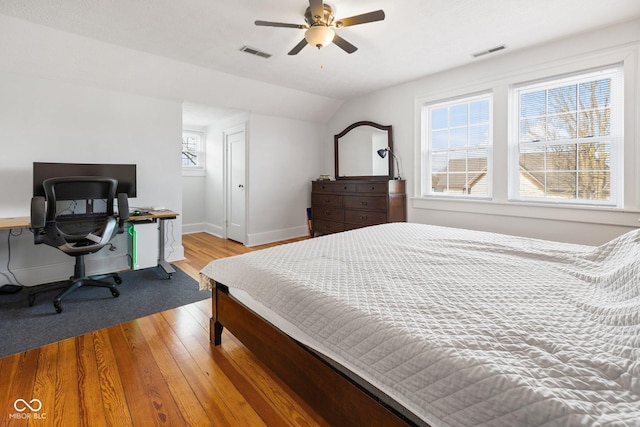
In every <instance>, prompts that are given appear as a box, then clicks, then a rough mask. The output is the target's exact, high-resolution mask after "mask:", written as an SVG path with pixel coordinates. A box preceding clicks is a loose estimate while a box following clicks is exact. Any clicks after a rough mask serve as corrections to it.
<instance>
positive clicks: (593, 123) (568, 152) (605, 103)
mask: <svg viewBox="0 0 640 427" xmlns="http://www.w3.org/2000/svg"><path fill="white" fill-rule="evenodd" d="M561 79H562V83H559V81H560V78H559V79H558V80H557V81H556V82H554V81H553V80H550V81H549V82H548V83H547V84H545V83H536V84H535V86H531V87H530V88H527V87H526V86H524V87H522V88H520V89H519V90H517V91H516V92H515V93H516V95H517V96H518V99H517V101H518V103H519V117H518V118H517V120H518V121H517V125H518V150H519V156H518V158H519V174H518V185H517V188H518V196H519V197H524V198H553V199H567V200H574V201H581V200H583V201H590V200H597V201H610V202H613V203H619V201H617V200H615V195H613V194H612V193H611V187H612V185H611V181H610V180H611V179H612V177H614V176H616V174H614V173H613V172H614V171H615V170H616V169H617V170H618V173H617V174H618V176H620V171H619V168H620V167H621V165H614V164H612V162H613V161H614V160H615V157H614V156H612V149H614V148H615V149H616V150H622V148H621V147H617V146H613V145H612V144H613V142H614V141H616V142H617V143H618V144H619V143H621V142H622V138H621V136H620V135H613V134H612V132H613V131H615V129H616V127H615V126H613V125H612V123H613V121H614V120H621V117H622V107H623V105H622V103H621V98H617V99H616V102H617V103H618V104H617V105H615V104H614V103H613V99H614V98H613V97H612V95H615V94H616V93H618V92H614V91H613V88H614V87H618V86H621V85H622V68H621V67H618V68H616V69H608V70H607V69H603V70H600V71H590V72H588V73H585V74H583V75H576V76H575V78H573V79H574V83H572V82H571V78H566V77H562V78H561ZM567 82H568V83H567ZM545 86H546V87H545ZM514 120H516V118H514ZM618 128H619V126H618ZM603 137H606V138H607V140H605V141H602V140H598V139H599V138H603ZM567 140H575V143H573V144H566V141H567ZM594 140H595V141H594ZM618 141H619V142H618ZM534 143H535V144H534ZM621 184H622V183H618V185H617V188H621V187H622V185H621Z"/></svg>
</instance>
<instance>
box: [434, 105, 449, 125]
mask: <svg viewBox="0 0 640 427" xmlns="http://www.w3.org/2000/svg"><path fill="white" fill-rule="evenodd" d="M448 127H449V109H448V108H438V109H437V110H433V111H431V129H444V128H448Z"/></svg>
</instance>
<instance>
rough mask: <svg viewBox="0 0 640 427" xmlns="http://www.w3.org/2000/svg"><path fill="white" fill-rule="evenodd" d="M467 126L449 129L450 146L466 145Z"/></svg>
mask: <svg viewBox="0 0 640 427" xmlns="http://www.w3.org/2000/svg"><path fill="white" fill-rule="evenodd" d="M467 137H468V135H467V128H466V127H463V128H456V129H451V145H450V146H451V148H454V147H464V146H465V145H467Z"/></svg>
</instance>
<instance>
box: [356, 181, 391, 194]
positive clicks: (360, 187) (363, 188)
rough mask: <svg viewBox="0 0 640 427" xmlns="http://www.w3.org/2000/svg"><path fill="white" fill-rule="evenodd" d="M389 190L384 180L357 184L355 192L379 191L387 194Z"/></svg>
mask: <svg viewBox="0 0 640 427" xmlns="http://www.w3.org/2000/svg"><path fill="white" fill-rule="evenodd" d="M388 191H389V185H388V184H387V183H386V182H385V183H383V184H381V183H376V182H372V183H371V184H368V183H367V184H357V185H356V192H358V193H381V194H387V192H388Z"/></svg>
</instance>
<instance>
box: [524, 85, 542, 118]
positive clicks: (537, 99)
mask: <svg viewBox="0 0 640 427" xmlns="http://www.w3.org/2000/svg"><path fill="white" fill-rule="evenodd" d="M546 103H547V93H546V91H544V90H540V91H537V92H530V93H524V94H522V96H521V97H520V117H535V116H542V115H544V114H545V113H546Z"/></svg>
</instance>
